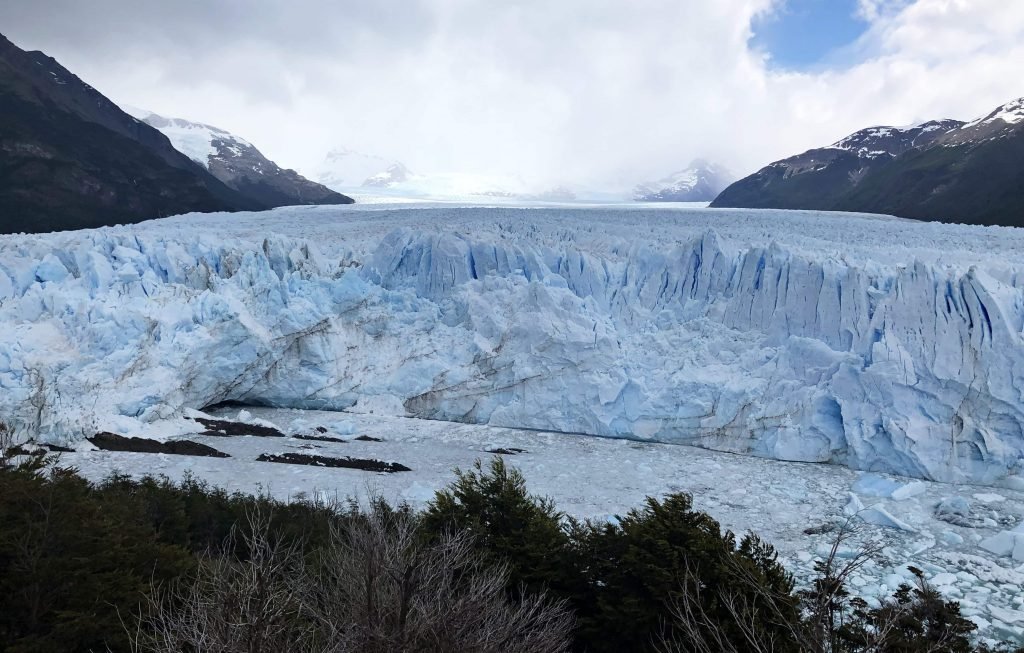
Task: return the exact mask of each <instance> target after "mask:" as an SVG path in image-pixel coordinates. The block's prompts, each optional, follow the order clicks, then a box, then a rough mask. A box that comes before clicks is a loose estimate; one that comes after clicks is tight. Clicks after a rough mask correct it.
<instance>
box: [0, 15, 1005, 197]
mask: <svg viewBox="0 0 1024 653" xmlns="http://www.w3.org/2000/svg"><path fill="white" fill-rule="evenodd" d="M781 1H782V0H705V1H700V2H698V1H697V0H692V1H691V0H685V1H683V0H554V1H553V0H516V1H512V2H497V1H493V0H407V1H400V0H381V1H379V2H372V3H370V2H361V1H358V0H345V1H342V2H338V1H329V0H294V1H292V2H289V3H282V2H276V1H272V0H250V1H248V2H242V1H241V0H223V1H221V2H218V3H209V2H201V1H199V0H182V1H181V2H177V3H167V2H163V0H135V1H134V2H127V1H125V0H95V1H94V2H90V3H81V2H79V1H78V0H49V1H48V2H44V3H38V2H37V1H36V0H12V1H11V2H6V3H3V6H2V7H0V25H3V26H4V27H3V28H2V29H3V30H5V31H6V33H7V36H8V37H10V38H11V39H12V40H14V41H15V42H16V43H17V44H19V45H21V46H23V47H30V48H38V49H42V50H44V51H46V52H47V53H48V54H51V55H53V56H55V57H56V58H58V60H60V61H61V62H62V63H64V64H65V65H66V66H68V67H69V68H70V69H72V70H73V71H75V72H77V73H78V74H79V75H80V76H81V77H83V79H85V80H86V81H88V82H89V83H91V84H93V85H94V86H96V87H97V88H99V89H100V90H101V91H103V92H104V93H106V94H108V95H109V96H111V97H112V98H113V99H115V100H117V101H120V102H126V103H129V104H133V105H137V106H143V107H146V108H149V109H152V110H153V111H156V112H158V113H161V114H164V115H172V116H181V117H186V118H191V119H197V120H201V121H204V122H209V123H212V124H215V125H218V126H221V127H224V128H226V129H229V130H231V131H234V132H236V133H238V134H240V135H242V136H244V137H245V138H247V139H249V140H251V141H253V142H254V143H256V144H257V146H259V147H260V148H261V149H262V150H263V151H264V153H266V154H267V155H268V156H270V157H271V158H273V159H275V160H277V161H278V162H280V163H282V164H283V165H287V166H292V167H297V168H299V169H300V170H302V169H307V170H308V169H310V168H312V167H314V166H315V165H316V164H317V162H318V161H319V160H320V159H321V158H322V157H323V155H324V154H325V153H326V151H327V150H329V149H331V148H333V147H337V146H345V147H349V148H351V149H355V150H361V151H367V152H371V153H379V154H382V155H385V156H389V157H395V158H398V159H401V160H403V161H404V162H406V163H407V164H408V165H409V166H410V167H411V168H412V169H414V170H422V171H439V170H460V171H467V172H477V173H486V174H499V175H522V176H524V177H527V178H535V179H541V180H545V181H550V182H551V183H557V182H591V183H597V182H600V183H608V184H614V183H622V184H629V183H632V182H634V181H637V180H639V179H647V178H654V177H658V176H661V175H663V174H664V173H666V172H668V171H670V170H672V169H676V168H678V167H680V166H681V165H684V164H685V163H686V162H688V161H689V159H690V158H693V157H695V156H706V157H709V158H712V159H717V160H719V161H722V162H724V163H726V164H727V165H729V166H731V167H732V168H733V169H735V170H736V171H737V172H743V173H747V172H750V171H752V170H754V169H756V168H757V167H759V166H761V165H763V164H765V163H767V162H769V161H771V160H773V159H776V158H779V157H782V156H785V155H788V154H791V153H794V152H797V151H802V150H803V149H806V148H809V147H813V146H816V145H820V144H823V143H827V142H831V141H833V140H836V139H838V138H839V137H841V136H843V135H845V134H846V133H848V132H850V131H853V130H855V129H857V128H860V127H862V126H866V125H869V124H879V123H888V124H907V123H911V122H915V121H921V120H925V119H930V118H940V117H958V118H969V117H974V116H975V115H978V114H982V113H984V112H986V111H987V110H989V109H991V108H993V107H994V106H996V105H998V104H1000V103H1002V102H1004V101H1006V100H1009V99H1011V98H1014V97H1018V96H1022V95H1024V82H1022V81H1021V77H1020V62H1022V61H1024V3H1021V2H1006V0H917V1H916V2H913V3H907V2H906V1H905V0H861V9H860V12H861V15H862V16H864V17H866V18H867V19H868V20H869V21H870V29H869V31H868V32H867V33H866V34H865V36H864V37H863V38H862V39H861V40H860V41H859V42H858V43H857V44H855V45H853V46H851V47H850V48H849V49H848V52H846V53H844V55H845V56H844V57H843V60H844V61H848V62H850V63H849V64H848V65H846V66H844V67H842V68H841V69H840V68H833V69H826V70H822V71H815V72H805V73H799V72H786V71H779V70H775V69H773V68H772V66H770V65H769V62H768V60H767V56H766V55H765V53H760V52H756V51H753V50H752V49H751V47H750V46H749V39H750V36H751V33H750V24H751V20H752V19H753V17H754V16H755V15H757V14H758V13H759V12H765V11H773V10H776V9H777V8H778V6H779V4H780V2H781Z"/></svg>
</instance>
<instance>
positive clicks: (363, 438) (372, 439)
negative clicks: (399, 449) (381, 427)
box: [352, 435, 384, 442]
mask: <svg viewBox="0 0 1024 653" xmlns="http://www.w3.org/2000/svg"><path fill="white" fill-rule="evenodd" d="M352 439H353V440H357V441H359V442H383V441H384V440H383V439H381V438H375V437H373V436H371V435H360V436H358V437H355V438H352Z"/></svg>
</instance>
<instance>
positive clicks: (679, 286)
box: [0, 208, 1024, 487]
mask: <svg viewBox="0 0 1024 653" xmlns="http://www.w3.org/2000/svg"><path fill="white" fill-rule="evenodd" d="M267 234H269V235H267ZM1022 239H1024V237H1022V236H1019V235H1017V230H1010V229H1001V230H998V229H980V228H970V227H960V226H953V225H925V224H916V223H910V222H904V221H896V220H888V219H880V218H877V217H867V216H852V215H851V216H840V215H829V214H815V213H798V212H773V211H731V212H730V211H693V210H691V211H685V210H684V211H665V210H662V211H639V210H622V209H619V210H598V209H593V210H581V211H570V210H557V209H556V210H541V209H529V210H526V209H507V208H506V209H487V208H473V209H470V208H466V209H444V210H433V209H430V210H428V209H422V208H414V209H407V210H402V211H394V210H368V209H364V210H352V209H348V210H339V209H332V210H327V209H309V208H306V209H300V208H291V209H283V210H279V211H275V212H272V213H270V214H249V215H246V214H242V215H238V214H236V215H232V216H230V217H228V216H224V215H221V216H216V215H214V216H196V215H193V216H183V217H180V218H174V219H170V220H164V221H155V222H151V223H144V224H142V225H136V226H132V227H123V228H114V229H103V230H95V231H83V232H73V233H68V234H55V235H49V236H12V237H5V238H4V239H2V240H0V298H2V300H0V320H2V321H3V323H4V325H5V326H6V328H5V329H4V330H3V332H2V333H0V386H2V387H3V390H4V392H3V394H2V397H3V398H2V400H0V401H2V402H3V407H2V410H3V416H4V418H5V419H6V420H7V421H8V422H9V423H10V424H11V425H12V426H13V427H14V428H15V429H16V431H17V433H19V435H20V436H21V437H23V438H28V437H35V436H36V435H37V434H38V436H39V437H40V438H41V439H44V440H50V441H67V440H77V439H81V438H82V437H84V436H86V435H91V433H92V432H95V431H96V430H101V429H111V430H120V431H121V432H125V431H131V433H129V434H131V435H135V434H145V433H146V432H147V429H151V428H152V425H153V424H158V423H160V422H161V421H166V420H171V419H174V418H177V417H179V416H180V415H181V414H182V412H183V411H184V410H185V409H189V408H200V407H202V406H205V405H208V404H212V403H216V402H220V401H225V400H237V401H242V402H252V403H258V404H266V405H273V406H284V407H304V408H321V409H332V410H341V409H347V410H353V411H363V412H365V411H369V410H375V411H377V412H383V413H387V414H396V415H402V414H407V415H412V416H417V417H426V418H432V419H441V420H453V421H465V422H476V423H487V424H492V425H497V426H515V427H527V428H536V429H544V430H552V431H566V432H576V433H587V434H593V435H600V436H612V437H630V438H639V439H655V440H660V441H666V442H680V443H687V444H695V445H699V446H703V447H708V448H712V449H717V450H724V451H734V452H738V453H748V454H753V455H758V456H765V457H771V458H780V459H786V460H801V461H816V462H831V463H838V464H844V465H848V466H851V467H854V468H859V469H868V470H876V471H888V472H894V473H899V474H906V475H910V476H918V477H922V478H928V479H934V480H949V481H969V482H977V483H986V484H1005V485H1012V486H1015V487H1019V486H1020V484H1021V483H1022V476H1024V428H1022V427H1024V410H1022V402H1021V389H1022V388H1024V378H1022V375H1024V346H1022V342H1021V332H1022V328H1024V291H1022V282H1021V279H1020V274H1019V272H1020V271H1021V270H1022V269H1024V261H1022V260H1021V259H1020V257H1019V256H1018V255H1016V254H1015V252H1017V251H1021V250H1020V249H1019V246H1020V245H1021V243H1020V241H1021V240H1022ZM954 242H955V243H960V244H961V247H960V248H959V250H958V252H959V253H958V254H946V253H944V252H943V247H945V246H947V243H954ZM946 251H949V250H946ZM972 263H974V264H973V265H972Z"/></svg>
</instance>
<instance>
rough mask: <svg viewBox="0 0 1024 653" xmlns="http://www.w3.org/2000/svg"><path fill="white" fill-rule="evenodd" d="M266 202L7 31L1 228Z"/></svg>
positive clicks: (0, 97)
mask: <svg viewBox="0 0 1024 653" xmlns="http://www.w3.org/2000/svg"><path fill="white" fill-rule="evenodd" d="M259 208H262V206H261V205H260V204H259V203H258V202H254V201H252V200H250V199H248V198H246V197H244V196H242V195H241V194H239V193H238V192H236V191H234V190H232V189H230V188H228V187H227V186H225V185H224V184H223V183H221V182H220V181H219V180H217V179H216V178H215V177H214V176H213V175H211V174H210V173H209V172H207V171H206V170H204V169H203V168H202V167H200V166H198V165H196V164H195V163H193V162H192V161H191V160H189V158H188V157H187V156H184V155H183V154H181V153H180V152H178V151H177V150H176V149H174V147H173V146H172V145H171V142H170V141H169V140H168V139H167V137H165V136H164V135H163V134H161V133H160V132H159V131H157V130H156V129H153V128H152V127H150V126H148V125H145V124H143V123H140V122H139V121H137V120H135V119H134V118H132V117H131V116H129V115H128V114H126V113H125V112H123V111H122V110H121V109H120V108H118V107H117V105H115V104H114V103H113V102H111V101H110V100H108V99H107V98H106V97H104V96H103V95H102V94H101V93H99V92H98V91H97V90H96V89H94V88H93V87H91V86H89V85H88V84H86V83H85V82H83V81H82V80H81V79H79V78H78V77H76V76H75V75H73V74H72V73H71V72H69V71H68V70H67V69H66V68H64V67H63V66H61V65H60V64H59V63H57V61H56V60H54V59H53V58H51V57H48V56H47V55H45V54H43V53H42V52H26V51H24V50H22V49H20V48H18V47H17V46H15V45H14V44H13V43H11V42H10V41H9V40H7V39H6V38H4V37H3V36H2V35H0V232H3V233H10V232H17V231H27V232H43V231H54V230H63V229H79V228H84V227H97V226H101V225H110V224H117V223H124V222H139V221H142V220H147V219H150V218H156V217H161V216H166V215H173V214H177V213H188V212H191V211H226V210H240V209H259Z"/></svg>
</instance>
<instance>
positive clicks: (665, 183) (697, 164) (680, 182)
mask: <svg viewBox="0 0 1024 653" xmlns="http://www.w3.org/2000/svg"><path fill="white" fill-rule="evenodd" d="M733 179H735V177H732V176H731V175H730V174H729V172H728V171H726V170H725V169H723V168H720V167H718V166H716V165H714V164H711V163H708V162H707V161H704V160H702V159H697V160H695V161H693V162H691V163H690V165H689V167H687V168H686V169H684V170H680V171H679V172H676V173H673V174H671V175H669V176H668V177H665V178H663V179H660V180H658V181H655V182H650V183H645V184H640V185H638V186H637V187H636V188H634V189H633V199H634V200H636V201H637V202H710V201H711V200H713V199H715V197H716V196H717V195H718V194H719V193H720V192H722V189H724V188H725V187H726V186H728V185H729V182H731V181H732V180H733Z"/></svg>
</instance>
